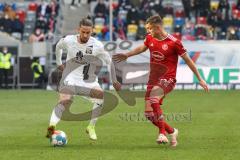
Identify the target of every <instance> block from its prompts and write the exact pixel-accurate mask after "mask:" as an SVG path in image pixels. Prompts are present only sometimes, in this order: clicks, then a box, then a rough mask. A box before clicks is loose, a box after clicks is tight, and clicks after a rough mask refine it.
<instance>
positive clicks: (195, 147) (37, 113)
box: [0, 90, 240, 160]
mask: <svg viewBox="0 0 240 160" xmlns="http://www.w3.org/2000/svg"><path fill="white" fill-rule="evenodd" d="M56 100H57V94H56V93H55V92H50V91H39V90H34V91H31V90H27V91H4V90H1V91H0V118H1V120H0V159H1V160H21V159H26V160H43V159H44V160H47V159H49V160H52V159H54V160H65V159H69V160H76V159H78V160H85V159H86V160H115V159H117V160H121V159H123V160H141V159H144V160H148V159H151V160H155V159H160V160H175V159H184V160H188V159H189V160H190V159H191V160H198V159H199V160H202V159H205V160H206V159H209V160H215V159H217V160H228V159H239V158H240V145H239V144H240V140H239V137H240V132H239V131H240V125H239V120H240V118H239V117H240V116H239V113H240V105H239V104H240V98H239V91H211V92H210V93H208V94H204V93H203V92H202V91H174V92H172V93H171V94H169V95H168V96H167V98H166V99H165V101H164V105H163V109H164V112H165V113H167V114H166V116H167V118H168V120H169V123H170V124H171V125H173V126H174V127H176V128H178V129H179V131H180V135H179V146H178V147H177V148H176V149H172V148H170V147H169V146H168V145H157V144H156V143H155V139H156V137H157V129H156V128H155V127H154V126H153V125H152V124H151V123H150V122H147V121H146V120H145V119H144V118H143V114H142V113H143V110H144V101H143V99H142V98H139V99H137V105H136V106H135V107H129V106H127V105H126V104H125V103H124V102H123V101H121V100H120V103H119V105H118V107H117V108H116V109H114V110H113V111H112V112H110V113H108V114H106V115H105V116H103V117H101V118H100V119H99V121H98V123H97V126H96V131H97V134H98V141H97V142H94V143H93V142H91V141H90V140H89V139H88V136H87V135H86V133H85V128H86V126H87V124H88V122H86V121H85V122H66V121H61V122H60V123H59V125H58V129H60V130H63V131H65V132H66V134H67V135H68V139H69V143H68V144H67V145H66V146H65V147H57V148H54V147H51V146H50V145H49V141H48V140H47V139H46V138H45V137H44V136H45V133H46V127H47V125H48V121H49V118H50V113H51V112H52V108H53V106H54V105H55V104H56ZM89 108H91V105H90V103H88V102H86V100H82V99H81V98H78V97H76V98H75V102H74V104H73V106H72V109H71V110H72V112H80V111H84V110H87V109H89ZM137 115H140V118H139V117H137Z"/></svg>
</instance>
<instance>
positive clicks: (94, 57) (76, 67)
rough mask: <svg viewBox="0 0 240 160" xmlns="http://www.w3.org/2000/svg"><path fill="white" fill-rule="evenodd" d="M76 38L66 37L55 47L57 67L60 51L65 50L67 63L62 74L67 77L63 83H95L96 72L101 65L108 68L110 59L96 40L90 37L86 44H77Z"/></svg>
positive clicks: (60, 61)
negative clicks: (72, 81)
mask: <svg viewBox="0 0 240 160" xmlns="http://www.w3.org/2000/svg"><path fill="white" fill-rule="evenodd" d="M78 36H79V35H68V36H66V37H65V38H62V39H60V40H59V42H58V43H57V46H56V60H57V65H61V64H62V60H61V58H62V50H66V51H67V58H66V62H67V63H66V68H65V69H64V72H65V74H67V76H66V77H65V80H64V81H68V80H69V79H70V80H71V79H74V80H78V81H82V80H84V81H87V82H89V83H91V82H96V81H97V75H96V74H97V73H96V72H97V70H98V69H99V67H100V68H101V67H102V66H103V63H105V64H107V65H108V66H110V65H111V64H112V61H111V57H110V55H109V54H108V53H107V52H106V51H105V50H104V45H103V44H102V42H100V41H98V40H97V39H96V38H94V37H90V39H89V40H88V42H87V43H85V44H81V43H79V42H78ZM114 74H115V73H114ZM114 77H115V75H114Z"/></svg>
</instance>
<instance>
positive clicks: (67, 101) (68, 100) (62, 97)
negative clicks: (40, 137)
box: [46, 92, 73, 138]
mask: <svg viewBox="0 0 240 160" xmlns="http://www.w3.org/2000/svg"><path fill="white" fill-rule="evenodd" d="M72 99H73V96H72V94H71V93H70V92H69V93H68V92H66V93H65V92H64V93H60V94H59V100H58V104H57V105H56V106H55V107H54V109H53V111H52V115H51V118H50V123H49V127H48V129H47V135H46V137H47V138H50V137H51V136H52V134H53V132H54V130H55V129H56V125H57V124H58V122H59V121H60V120H61V117H62V113H63V112H64V110H65V109H66V108H68V107H70V106H71V104H72Z"/></svg>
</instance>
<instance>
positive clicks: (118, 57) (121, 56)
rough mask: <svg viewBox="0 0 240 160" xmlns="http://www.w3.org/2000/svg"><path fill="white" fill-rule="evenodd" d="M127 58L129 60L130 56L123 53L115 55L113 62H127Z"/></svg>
mask: <svg viewBox="0 0 240 160" xmlns="http://www.w3.org/2000/svg"><path fill="white" fill-rule="evenodd" d="M127 58H128V56H127V55H126V54H123V53H120V54H116V55H113V60H114V61H115V62H117V63H119V62H122V61H125V60H126V59H127Z"/></svg>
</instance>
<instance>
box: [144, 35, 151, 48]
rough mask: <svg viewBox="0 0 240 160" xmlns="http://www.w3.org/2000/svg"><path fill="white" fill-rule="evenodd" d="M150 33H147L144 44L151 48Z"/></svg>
mask: <svg viewBox="0 0 240 160" xmlns="http://www.w3.org/2000/svg"><path fill="white" fill-rule="evenodd" d="M149 41H150V35H149V34H148V35H146V37H145V40H144V45H145V46H146V47H148V48H149Z"/></svg>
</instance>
